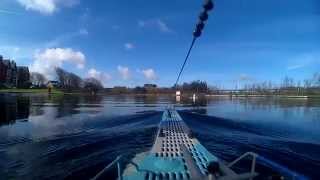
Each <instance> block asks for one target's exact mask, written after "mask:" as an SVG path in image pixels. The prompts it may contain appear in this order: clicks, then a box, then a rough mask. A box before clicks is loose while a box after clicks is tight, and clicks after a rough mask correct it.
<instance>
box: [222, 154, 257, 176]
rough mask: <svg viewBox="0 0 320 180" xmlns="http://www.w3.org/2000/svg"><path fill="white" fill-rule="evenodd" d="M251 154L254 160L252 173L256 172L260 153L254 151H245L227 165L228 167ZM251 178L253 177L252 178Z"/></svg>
mask: <svg viewBox="0 0 320 180" xmlns="http://www.w3.org/2000/svg"><path fill="white" fill-rule="evenodd" d="M248 156H251V157H252V161H251V171H250V173H252V174H253V173H255V170H256V159H257V157H258V154H256V153H253V152H246V153H244V154H243V155H242V156H240V157H238V158H237V159H235V160H234V161H232V162H231V163H229V164H228V165H227V166H228V168H231V167H232V166H233V165H235V164H236V163H238V162H239V161H241V160H243V159H244V158H246V157H248ZM250 179H251V180H252V179H253V178H250Z"/></svg>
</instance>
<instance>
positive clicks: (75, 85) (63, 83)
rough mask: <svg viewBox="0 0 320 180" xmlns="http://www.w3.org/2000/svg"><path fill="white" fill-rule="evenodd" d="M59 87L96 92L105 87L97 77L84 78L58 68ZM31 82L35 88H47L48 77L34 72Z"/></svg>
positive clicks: (31, 75)
mask: <svg viewBox="0 0 320 180" xmlns="http://www.w3.org/2000/svg"><path fill="white" fill-rule="evenodd" d="M55 72H56V80H57V82H58V83H57V85H56V86H57V88H59V89H64V90H66V91H89V92H92V93H96V92H98V91H99V90H102V89H103V85H102V83H101V81H99V80H98V79H96V78H92V77H90V78H85V79H82V78H81V77H79V76H78V75H76V74H74V73H72V72H68V71H66V70H64V69H62V68H56V69H55ZM30 80H31V83H32V84H33V86H34V87H35V88H46V87H47V86H48V83H50V82H49V81H48V79H47V78H46V77H45V76H44V75H43V74H41V73H38V72H32V73H31V74H30Z"/></svg>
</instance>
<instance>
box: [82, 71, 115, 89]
mask: <svg viewBox="0 0 320 180" xmlns="http://www.w3.org/2000/svg"><path fill="white" fill-rule="evenodd" d="M87 77H91V78H95V79H98V80H99V81H101V83H102V84H103V86H106V85H107V83H108V81H109V80H110V79H111V78H112V77H111V75H109V74H108V73H104V72H100V71H97V70H96V69H94V68H91V69H89V71H88V73H87Z"/></svg>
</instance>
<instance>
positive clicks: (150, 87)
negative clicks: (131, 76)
mask: <svg viewBox="0 0 320 180" xmlns="http://www.w3.org/2000/svg"><path fill="white" fill-rule="evenodd" d="M143 87H144V89H145V90H146V92H147V93H156V92H157V85H156V84H144V85H143Z"/></svg>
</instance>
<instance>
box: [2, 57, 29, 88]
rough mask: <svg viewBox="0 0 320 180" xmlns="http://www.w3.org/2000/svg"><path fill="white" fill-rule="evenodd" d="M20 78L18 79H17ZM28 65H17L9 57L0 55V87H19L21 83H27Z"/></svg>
mask: <svg viewBox="0 0 320 180" xmlns="http://www.w3.org/2000/svg"><path fill="white" fill-rule="evenodd" d="M19 78H20V79H19ZM29 78H30V75H29V69H28V67H18V66H17V64H16V63H15V62H14V61H12V60H9V59H3V56H0V86H1V87H7V88H11V87H19V86H20V85H21V84H24V85H27V84H29Z"/></svg>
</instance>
